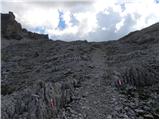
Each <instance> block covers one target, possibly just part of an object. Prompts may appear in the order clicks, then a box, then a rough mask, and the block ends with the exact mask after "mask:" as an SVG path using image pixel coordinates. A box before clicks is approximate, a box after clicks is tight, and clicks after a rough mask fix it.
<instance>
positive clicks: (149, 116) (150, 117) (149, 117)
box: [143, 114, 154, 119]
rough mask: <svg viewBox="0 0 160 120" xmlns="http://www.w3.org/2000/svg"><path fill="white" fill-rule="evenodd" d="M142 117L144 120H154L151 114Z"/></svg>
mask: <svg viewBox="0 0 160 120" xmlns="http://www.w3.org/2000/svg"><path fill="white" fill-rule="evenodd" d="M143 117H144V118H146V119H153V118H154V117H153V115H151V114H144V115H143Z"/></svg>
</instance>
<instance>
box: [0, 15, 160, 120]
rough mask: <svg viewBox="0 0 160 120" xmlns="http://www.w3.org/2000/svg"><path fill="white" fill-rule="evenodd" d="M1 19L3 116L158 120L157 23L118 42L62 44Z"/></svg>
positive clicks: (5, 17) (10, 17)
mask: <svg viewBox="0 0 160 120" xmlns="http://www.w3.org/2000/svg"><path fill="white" fill-rule="evenodd" d="M1 17H2V22H3V25H2V50H1V59H2V60H1V61H2V66H1V70H2V74H1V116H2V118H41V119H43V118H159V115H158V113H159V107H158V106H159V84H158V82H159V76H158V75H159V70H158V68H159V57H158V56H159V44H158V42H159V34H158V33H159V28H158V26H159V24H158V23H156V24H154V25H152V26H150V27H148V28H145V29H143V30H140V31H136V32H133V33H130V34H128V35H127V36H125V37H123V38H121V39H120V40H117V41H108V42H99V43H97V42H87V41H75V42H63V41H52V40H48V36H47V35H41V34H37V33H32V32H29V31H27V30H26V29H22V28H21V25H20V24H19V23H17V22H16V21H15V17H14V15H13V13H11V12H10V13H9V14H2V16H1ZM11 23H12V24H11ZM14 35H17V36H19V35H20V36H21V39H19V40H17V39H18V38H17V37H15V36H14ZM6 43H7V44H6Z"/></svg>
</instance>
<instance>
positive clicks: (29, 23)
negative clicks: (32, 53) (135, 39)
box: [1, 0, 160, 41]
mask: <svg viewBox="0 0 160 120" xmlns="http://www.w3.org/2000/svg"><path fill="white" fill-rule="evenodd" d="M1 1H2V4H1V5H2V8H1V12H8V11H13V12H14V14H15V16H16V20H17V21H19V22H20V23H21V24H22V26H23V27H25V28H27V29H28V30H31V31H34V32H38V31H37V29H43V32H44V33H47V34H49V36H50V37H51V38H52V39H61V40H77V39H83V40H84V39H87V40H88V41H104V40H110V39H118V38H120V37H122V36H123V35H125V34H127V33H128V32H131V31H134V30H137V29H142V28H144V27H147V26H149V25H151V24H153V23H155V22H158V21H159V19H160V14H159V11H160V4H159V3H158V4H157V3H156V2H155V0H145V1H144V0H125V1H122V0H98V1H97V0H78V1H74V0H70V1H67V0H59V2H58V1H56V0H47V1H44V0H34V1H33V0H14V1H12V2H8V1H5V0H1ZM59 10H60V11H61V12H63V15H62V18H63V20H64V21H65V28H64V29H63V30H60V29H57V27H58V25H59V21H60V19H59Z"/></svg>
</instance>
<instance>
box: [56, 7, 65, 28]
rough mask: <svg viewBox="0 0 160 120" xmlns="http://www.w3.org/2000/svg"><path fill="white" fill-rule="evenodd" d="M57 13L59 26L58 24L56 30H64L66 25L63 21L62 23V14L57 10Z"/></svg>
mask: <svg viewBox="0 0 160 120" xmlns="http://www.w3.org/2000/svg"><path fill="white" fill-rule="evenodd" d="M58 12H59V24H58V28H59V29H60V30H64V29H65V28H66V23H65V21H64V19H63V17H62V16H63V14H64V13H63V12H61V11H60V10H58Z"/></svg>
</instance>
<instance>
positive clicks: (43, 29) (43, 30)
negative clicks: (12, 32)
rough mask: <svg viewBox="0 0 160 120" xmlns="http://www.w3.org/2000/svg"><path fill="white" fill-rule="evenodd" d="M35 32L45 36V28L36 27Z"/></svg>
mask: <svg viewBox="0 0 160 120" xmlns="http://www.w3.org/2000/svg"><path fill="white" fill-rule="evenodd" d="M33 31H35V32H38V33H41V34H44V33H45V28H44V27H36V28H35V29H34V30H33Z"/></svg>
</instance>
